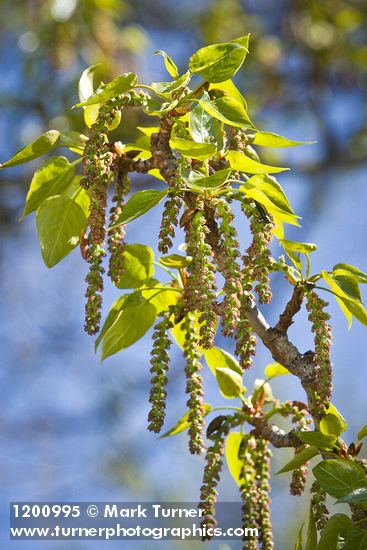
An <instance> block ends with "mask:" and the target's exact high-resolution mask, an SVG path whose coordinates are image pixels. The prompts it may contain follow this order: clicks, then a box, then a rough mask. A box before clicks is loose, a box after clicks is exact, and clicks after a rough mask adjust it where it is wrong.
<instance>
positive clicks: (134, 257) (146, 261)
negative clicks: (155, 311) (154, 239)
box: [116, 244, 154, 288]
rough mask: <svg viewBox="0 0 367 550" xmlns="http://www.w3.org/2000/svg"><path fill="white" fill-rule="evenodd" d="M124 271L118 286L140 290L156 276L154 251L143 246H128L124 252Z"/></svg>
mask: <svg viewBox="0 0 367 550" xmlns="http://www.w3.org/2000/svg"><path fill="white" fill-rule="evenodd" d="M123 256H124V270H123V274H122V276H121V277H120V278H119V281H118V283H117V284H116V286H117V287H118V288H139V287H141V286H143V285H144V283H145V282H146V281H147V280H148V279H150V278H151V277H152V276H153V274H154V268H153V260H154V254H153V250H152V249H151V248H150V247H149V246H145V245H143V244H127V245H125V247H124V251H123Z"/></svg>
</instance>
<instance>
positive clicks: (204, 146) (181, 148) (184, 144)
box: [169, 138, 217, 160]
mask: <svg viewBox="0 0 367 550" xmlns="http://www.w3.org/2000/svg"><path fill="white" fill-rule="evenodd" d="M169 143H170V146H171V148H172V149H176V151H177V152H178V153H180V154H181V155H182V156H184V157H189V158H192V159H197V160H207V159H209V158H211V157H212V156H213V155H215V153H216V152H217V148H216V146H215V145H214V143H196V142H195V141H190V140H189V139H181V138H171V139H170V142H169Z"/></svg>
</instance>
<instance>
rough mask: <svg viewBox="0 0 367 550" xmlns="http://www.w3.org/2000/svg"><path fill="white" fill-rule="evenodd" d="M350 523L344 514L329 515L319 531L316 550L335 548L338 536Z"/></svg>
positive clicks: (332, 549)
mask: <svg viewBox="0 0 367 550" xmlns="http://www.w3.org/2000/svg"><path fill="white" fill-rule="evenodd" d="M350 525H352V522H351V521H350V519H349V517H348V516H346V515H345V514H334V515H333V516H331V517H330V518H329V519H328V521H327V523H326V525H325V527H324V528H323V530H322V531H321V535H320V540H319V543H318V545H317V550H337V548H338V541H339V536H340V535H342V534H343V532H344V531H345V529H347V528H348V527H349V526H350Z"/></svg>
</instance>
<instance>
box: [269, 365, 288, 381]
mask: <svg viewBox="0 0 367 550" xmlns="http://www.w3.org/2000/svg"><path fill="white" fill-rule="evenodd" d="M264 374H265V376H266V378H275V377H276V376H283V375H284V374H290V372H289V370H288V369H286V368H285V367H283V365H281V364H280V363H277V362H275V363H270V364H269V365H267V366H266V367H265V370H264Z"/></svg>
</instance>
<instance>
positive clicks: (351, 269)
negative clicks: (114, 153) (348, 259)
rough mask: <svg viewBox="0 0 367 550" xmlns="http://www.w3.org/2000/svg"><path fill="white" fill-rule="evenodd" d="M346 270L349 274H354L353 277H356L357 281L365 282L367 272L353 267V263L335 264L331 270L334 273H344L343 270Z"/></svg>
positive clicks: (366, 280)
mask: <svg viewBox="0 0 367 550" xmlns="http://www.w3.org/2000/svg"><path fill="white" fill-rule="evenodd" d="M345 271H346V272H347V273H349V274H350V275H354V277H356V278H357V279H358V281H359V282H360V283H364V284H367V274H366V273H363V271H361V270H360V269H358V268H357V267H354V265H350V264H336V265H334V267H333V272H334V274H336V275H337V274H339V273H340V272H342V273H343V274H345V273H344V272H345Z"/></svg>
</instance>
